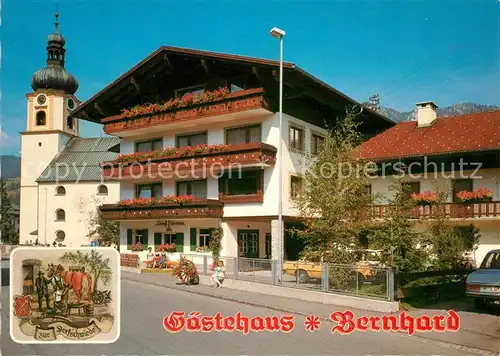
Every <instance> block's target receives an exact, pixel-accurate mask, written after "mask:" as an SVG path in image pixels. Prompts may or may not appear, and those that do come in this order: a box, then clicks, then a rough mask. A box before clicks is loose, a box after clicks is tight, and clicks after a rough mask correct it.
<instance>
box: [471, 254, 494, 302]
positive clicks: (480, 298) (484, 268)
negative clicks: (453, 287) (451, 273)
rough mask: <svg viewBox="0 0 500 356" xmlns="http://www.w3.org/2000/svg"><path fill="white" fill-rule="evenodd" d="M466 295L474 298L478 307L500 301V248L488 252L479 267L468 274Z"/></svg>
mask: <svg viewBox="0 0 500 356" xmlns="http://www.w3.org/2000/svg"><path fill="white" fill-rule="evenodd" d="M466 295H467V296H469V297H472V298H474V302H475V304H476V306H478V307H482V306H484V305H485V304H486V303H488V302H494V303H500V250H493V251H490V252H488V254H487V255H486V256H485V257H484V259H483V262H482V263H481V266H480V267H479V269H477V270H476V271H474V272H472V273H471V274H469V275H468V276H467V280H466Z"/></svg>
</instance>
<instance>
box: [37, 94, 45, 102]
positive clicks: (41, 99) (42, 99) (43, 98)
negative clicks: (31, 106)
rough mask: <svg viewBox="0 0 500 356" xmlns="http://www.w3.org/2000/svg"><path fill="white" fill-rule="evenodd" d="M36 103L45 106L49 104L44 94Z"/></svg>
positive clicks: (38, 97)
mask: <svg viewBox="0 0 500 356" xmlns="http://www.w3.org/2000/svg"><path fill="white" fill-rule="evenodd" d="M36 102H37V104H38V105H44V104H45V103H46V102H47V97H46V96H45V95H44V94H40V95H38V96H37V97H36Z"/></svg>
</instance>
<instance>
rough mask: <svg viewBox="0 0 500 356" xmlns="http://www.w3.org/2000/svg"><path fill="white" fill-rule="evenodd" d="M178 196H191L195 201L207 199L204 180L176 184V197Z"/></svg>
mask: <svg viewBox="0 0 500 356" xmlns="http://www.w3.org/2000/svg"><path fill="white" fill-rule="evenodd" d="M180 195H191V196H193V198H196V199H207V181H206V179H202V180H190V181H179V182H177V196H180Z"/></svg>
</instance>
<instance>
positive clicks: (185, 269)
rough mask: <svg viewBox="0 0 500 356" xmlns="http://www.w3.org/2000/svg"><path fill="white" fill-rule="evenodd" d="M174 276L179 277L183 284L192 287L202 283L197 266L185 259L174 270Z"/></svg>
mask: <svg viewBox="0 0 500 356" xmlns="http://www.w3.org/2000/svg"><path fill="white" fill-rule="evenodd" d="M172 275H174V276H175V277H177V278H178V279H179V280H180V282H181V283H182V284H186V285H191V284H199V283H200V276H198V271H197V270H196V266H195V264H194V263H193V262H192V261H189V260H187V259H186V258H184V257H182V258H181V260H180V261H179V265H177V266H176V267H175V268H174V270H173V271H172Z"/></svg>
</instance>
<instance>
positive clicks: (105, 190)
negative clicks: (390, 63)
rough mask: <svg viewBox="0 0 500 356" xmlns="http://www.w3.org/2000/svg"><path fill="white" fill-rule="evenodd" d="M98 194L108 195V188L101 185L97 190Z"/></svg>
mask: <svg viewBox="0 0 500 356" xmlns="http://www.w3.org/2000/svg"><path fill="white" fill-rule="evenodd" d="M97 194H99V195H108V187H106V186H105V185H100V186H99V188H97Z"/></svg>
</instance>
